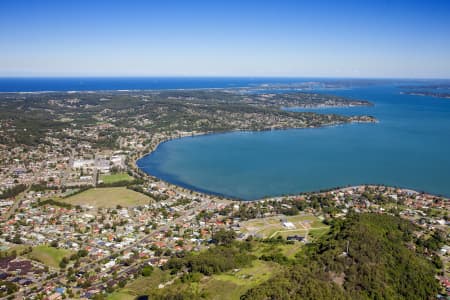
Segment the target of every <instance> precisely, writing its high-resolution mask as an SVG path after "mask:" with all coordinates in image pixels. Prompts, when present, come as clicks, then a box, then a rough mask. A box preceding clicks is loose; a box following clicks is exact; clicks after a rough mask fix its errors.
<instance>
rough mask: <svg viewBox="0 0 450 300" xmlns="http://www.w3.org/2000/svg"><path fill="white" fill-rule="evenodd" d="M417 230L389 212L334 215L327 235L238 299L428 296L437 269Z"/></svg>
mask: <svg viewBox="0 0 450 300" xmlns="http://www.w3.org/2000/svg"><path fill="white" fill-rule="evenodd" d="M418 230H419V228H417V227H415V226H414V225H413V224H411V223H409V222H407V221H404V220H402V219H400V218H398V217H395V216H390V215H377V214H357V215H356V214H355V215H352V216H350V217H349V218H347V220H335V221H333V223H332V226H331V230H330V233H329V235H327V237H326V238H324V239H322V240H321V241H320V242H319V243H316V244H311V245H308V246H306V248H305V251H303V252H302V253H301V254H300V255H299V256H298V259H297V260H296V262H295V263H294V264H293V265H291V266H289V267H286V269H285V271H284V272H283V273H282V275H279V276H276V277H273V278H272V279H270V280H268V281H267V282H265V283H262V284H261V285H259V286H256V287H254V288H252V289H250V290H249V291H247V293H246V294H245V295H243V296H242V297H241V299H434V298H435V297H436V295H437V293H438V291H439V284H438V282H437V280H436V279H435V275H436V272H437V271H436V268H435V265H434V264H433V259H432V258H430V257H428V256H425V252H426V251H425V248H423V247H422V246H420V245H422V244H423V242H421V241H419V240H417V239H416V234H415V233H417V232H418ZM432 238H433V237H431V238H430V239H432ZM347 245H348V252H347ZM436 259H438V258H436Z"/></svg>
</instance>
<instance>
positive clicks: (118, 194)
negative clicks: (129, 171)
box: [60, 187, 152, 207]
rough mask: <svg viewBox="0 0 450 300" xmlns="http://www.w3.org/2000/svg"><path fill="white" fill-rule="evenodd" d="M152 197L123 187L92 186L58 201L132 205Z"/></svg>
mask: <svg viewBox="0 0 450 300" xmlns="http://www.w3.org/2000/svg"><path fill="white" fill-rule="evenodd" d="M151 200H152V198H150V197H148V196H146V195H144V194H141V193H138V192H135V191H132V190H129V189H127V188H125V187H111V188H92V189H89V190H87V191H84V192H81V193H79V194H76V195H73V196H71V197H68V198H65V199H61V200H60V201H62V202H65V203H70V204H72V205H88V206H93V207H116V206H117V205H120V206H123V207H133V206H138V205H145V204H148V203H149V202H150V201H151Z"/></svg>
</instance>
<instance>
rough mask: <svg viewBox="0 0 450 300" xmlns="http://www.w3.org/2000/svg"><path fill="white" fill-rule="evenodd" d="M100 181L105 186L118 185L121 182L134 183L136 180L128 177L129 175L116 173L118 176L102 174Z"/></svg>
mask: <svg viewBox="0 0 450 300" xmlns="http://www.w3.org/2000/svg"><path fill="white" fill-rule="evenodd" d="M100 180H101V181H103V183H105V184H110V183H116V182H119V181H133V180H134V178H133V177H131V176H130V175H128V173H116V174H102V175H100Z"/></svg>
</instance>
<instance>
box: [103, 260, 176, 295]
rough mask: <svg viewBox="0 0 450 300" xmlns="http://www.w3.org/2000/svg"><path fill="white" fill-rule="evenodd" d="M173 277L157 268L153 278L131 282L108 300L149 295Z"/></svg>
mask: <svg viewBox="0 0 450 300" xmlns="http://www.w3.org/2000/svg"><path fill="white" fill-rule="evenodd" d="M172 277H173V276H172V275H170V274H169V272H167V271H161V270H160V269H158V268H155V269H154V270H153V273H152V275H151V276H149V277H139V278H137V279H136V280H133V281H131V282H130V283H128V284H127V285H126V286H125V288H123V289H120V290H119V291H117V292H115V293H113V294H111V295H109V296H108V300H119V299H120V300H122V299H124V300H128V299H135V298H136V296H140V295H147V294H149V293H150V291H152V290H154V289H157V288H158V285H159V284H161V283H166V282H167V281H169V280H170V279H171V278H172Z"/></svg>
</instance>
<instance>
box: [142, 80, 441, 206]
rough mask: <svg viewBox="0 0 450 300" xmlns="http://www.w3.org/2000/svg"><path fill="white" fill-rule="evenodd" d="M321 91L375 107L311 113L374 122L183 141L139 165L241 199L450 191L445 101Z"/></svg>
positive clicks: (387, 91)
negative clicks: (351, 191)
mask: <svg viewBox="0 0 450 300" xmlns="http://www.w3.org/2000/svg"><path fill="white" fill-rule="evenodd" d="M326 92H327V93H332V94H336V95H341V96H347V97H352V98H357V99H365V100H369V101H371V102H373V103H374V104H375V106H373V107H354V108H331V109H312V110H309V111H315V112H318V113H338V114H346V115H355V114H369V115H373V116H375V117H376V118H377V119H378V120H379V123H376V124H348V125H342V126H334V127H325V128H313V129H290V130H280V131H267V132H232V133H225V134H217V135H206V136H199V137H188V138H182V139H178V140H173V141H170V142H166V143H163V144H161V145H160V146H159V147H158V149H157V150H156V151H155V152H153V153H152V154H150V155H148V156H145V157H144V158H142V159H141V160H139V161H138V165H139V166H140V167H141V168H142V169H143V170H144V171H146V172H149V173H151V174H153V175H155V176H157V177H159V178H162V179H164V180H167V181H169V182H172V183H175V184H179V185H182V186H185V187H189V188H194V189H197V190H200V191H206V192H212V193H217V194H222V195H226V196H230V197H235V198H240V199H244V200H251V199H258V198H261V197H265V196H275V195H282V194H294V193H301V192H306V191H316V190H320V189H327V188H332V187H337V186H346V185H357V184H365V183H368V184H386V185H391V186H399V187H404V188H412V189H416V190H419V191H426V192H430V193H435V194H442V195H446V196H450V155H449V154H450V101H449V100H445V99H438V98H432V97H423V96H412V95H403V94H400V92H401V90H400V89H398V88H396V87H395V86H394V85H383V86H368V87H362V88H353V89H345V90H344V89H341V90H334V91H326Z"/></svg>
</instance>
